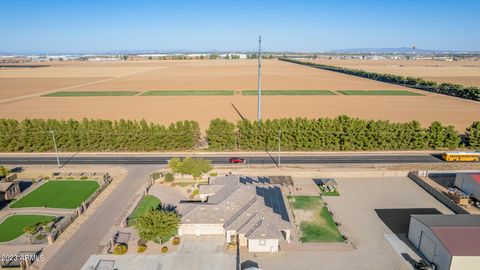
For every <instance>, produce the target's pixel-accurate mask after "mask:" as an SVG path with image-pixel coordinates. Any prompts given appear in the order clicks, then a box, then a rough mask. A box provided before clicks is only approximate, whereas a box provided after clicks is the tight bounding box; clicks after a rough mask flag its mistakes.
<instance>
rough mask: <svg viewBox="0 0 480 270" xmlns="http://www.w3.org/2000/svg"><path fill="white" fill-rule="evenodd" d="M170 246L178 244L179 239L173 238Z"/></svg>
mask: <svg viewBox="0 0 480 270" xmlns="http://www.w3.org/2000/svg"><path fill="white" fill-rule="evenodd" d="M172 244H173V245H174V246H176V245H178V244H180V237H174V238H173V240H172Z"/></svg>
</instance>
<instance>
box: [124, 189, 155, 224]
mask: <svg viewBox="0 0 480 270" xmlns="http://www.w3.org/2000/svg"><path fill="white" fill-rule="evenodd" d="M160 204H161V202H160V200H159V199H158V198H157V197H155V196H152V195H146V196H145V197H143V198H142V200H141V201H140V202H139V203H138V205H137V207H135V210H133V213H132V214H131V215H130V217H129V219H128V224H127V226H133V225H135V220H136V219H137V218H139V217H140V216H143V215H144V214H145V213H147V212H148V210H150V209H152V208H156V207H157V206H159V205H160Z"/></svg>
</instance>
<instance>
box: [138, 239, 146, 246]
mask: <svg viewBox="0 0 480 270" xmlns="http://www.w3.org/2000/svg"><path fill="white" fill-rule="evenodd" d="M147 242H148V240H145V239H141V238H140V239H138V241H137V245H139V246H144V245H147Z"/></svg>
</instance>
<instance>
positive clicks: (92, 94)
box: [43, 91, 139, 97]
mask: <svg viewBox="0 0 480 270" xmlns="http://www.w3.org/2000/svg"><path fill="white" fill-rule="evenodd" d="M138 93H139V91H73V92H69V91H60V92H55V93H51V94H47V95H43V97H112V96H134V95H136V94H138Z"/></svg>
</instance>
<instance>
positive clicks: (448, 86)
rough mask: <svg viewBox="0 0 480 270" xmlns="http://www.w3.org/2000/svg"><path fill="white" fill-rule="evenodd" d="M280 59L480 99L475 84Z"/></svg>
mask: <svg viewBox="0 0 480 270" xmlns="http://www.w3.org/2000/svg"><path fill="white" fill-rule="evenodd" d="M280 60H282V61H287V62H291V63H296V64H301V65H307V66H312V67H315V68H321V69H325V70H329V71H334V72H340V73H345V74H348V75H354V76H358V77H363V78H367V79H372V80H376V81H381V82H387V83H392V84H398V85H402V86H407V87H411V88H416V89H420V90H425V91H429V92H434V93H440V94H445V95H449V96H454V97H459V98H464V99H471V100H476V101H480V88H478V87H474V86H472V87H465V86H463V85H460V84H452V83H441V84H439V83H437V82H434V81H427V80H424V79H422V78H414V77H404V76H399V75H393V74H383V73H376V72H368V71H364V70H359V69H350V68H344V67H337V66H330V65H323V64H317V63H311V62H304V61H299V60H294V59H289V58H280Z"/></svg>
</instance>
